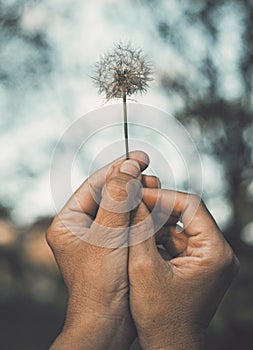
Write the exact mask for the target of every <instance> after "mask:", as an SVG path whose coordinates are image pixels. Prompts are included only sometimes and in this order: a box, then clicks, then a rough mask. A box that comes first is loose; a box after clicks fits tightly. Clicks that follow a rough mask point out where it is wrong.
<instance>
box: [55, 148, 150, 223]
mask: <svg viewBox="0 0 253 350" xmlns="http://www.w3.org/2000/svg"><path fill="white" fill-rule="evenodd" d="M129 157H130V159H133V160H135V161H137V162H138V163H139V165H140V168H141V171H143V170H145V169H146V167H147V166H148V164H149V158H148V155H147V154H146V153H144V152H141V151H134V152H130V154H129ZM124 158H125V156H122V157H120V158H119V159H117V160H115V161H113V162H111V163H110V164H107V165H106V166H104V167H103V168H101V169H99V170H98V171H96V172H95V173H94V174H92V175H91V176H90V177H89V178H88V179H86V180H85V181H84V182H83V184H82V185H81V186H80V187H79V188H78V189H77V190H76V191H75V193H74V194H73V196H72V197H71V198H70V199H69V201H68V202H67V204H66V205H65V207H64V208H63V210H62V211H61V213H60V214H64V215H62V216H65V214H66V212H67V213H68V212H69V211H71V212H72V213H73V212H75V213H83V214H84V215H83V216H82V217H83V224H84V225H85V226H86V227H89V226H90V224H91V222H92V219H93V218H94V217H95V216H96V212H97V209H98V205H99V202H100V199H101V191H102V188H103V186H104V184H105V180H106V175H107V173H108V171H109V169H110V168H111V167H112V165H114V166H117V165H119V164H120V163H121V162H122V161H123V160H124Z"/></svg>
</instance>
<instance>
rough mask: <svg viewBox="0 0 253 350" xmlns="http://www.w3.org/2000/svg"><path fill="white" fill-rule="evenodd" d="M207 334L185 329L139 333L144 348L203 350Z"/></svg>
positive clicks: (147, 349)
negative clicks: (149, 333) (190, 331)
mask: <svg viewBox="0 0 253 350" xmlns="http://www.w3.org/2000/svg"><path fill="white" fill-rule="evenodd" d="M204 340H205V336H204V334H203V333H202V332H198V333H196V332H193V333H188V332H184V329H181V330H177V331H174V332H169V331H167V332H166V331H158V332H157V333H156V334H155V335H148V336H147V335H146V336H143V335H141V334H139V342H140V345H141V348H142V349H143V350H203V349H204Z"/></svg>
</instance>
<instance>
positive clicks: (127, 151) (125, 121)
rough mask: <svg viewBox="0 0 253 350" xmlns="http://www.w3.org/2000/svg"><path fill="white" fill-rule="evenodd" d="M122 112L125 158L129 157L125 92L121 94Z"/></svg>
mask: <svg viewBox="0 0 253 350" xmlns="http://www.w3.org/2000/svg"><path fill="white" fill-rule="evenodd" d="M123 114H124V136H125V147H126V159H129V146H128V125H127V105H126V94H123Z"/></svg>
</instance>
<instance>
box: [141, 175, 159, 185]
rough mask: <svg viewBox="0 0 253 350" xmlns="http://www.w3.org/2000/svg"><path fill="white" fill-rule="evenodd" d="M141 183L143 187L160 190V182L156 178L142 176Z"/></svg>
mask: <svg viewBox="0 0 253 350" xmlns="http://www.w3.org/2000/svg"><path fill="white" fill-rule="evenodd" d="M142 183H143V186H144V187H149V188H161V181H160V180H159V178H158V177H156V176H151V175H142Z"/></svg>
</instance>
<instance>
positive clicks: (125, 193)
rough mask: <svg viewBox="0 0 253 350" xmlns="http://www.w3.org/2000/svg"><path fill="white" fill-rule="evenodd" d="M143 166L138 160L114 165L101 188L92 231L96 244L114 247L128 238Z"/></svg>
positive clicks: (139, 190) (138, 199) (138, 200)
mask: <svg viewBox="0 0 253 350" xmlns="http://www.w3.org/2000/svg"><path fill="white" fill-rule="evenodd" d="M140 174H141V166H140V164H139V163H138V162H136V161H135V160H131V159H130V160H125V161H123V162H122V164H120V163H119V164H117V165H114V166H113V167H112V168H111V171H110V172H109V174H108V176H107V178H106V183H105V186H104V188H103V191H102V198H101V202H100V206H99V209H98V211H97V215H96V218H95V220H94V222H93V223H92V225H91V228H90V229H91V230H90V231H91V234H92V235H93V236H94V237H95V239H96V240H98V241H96V244H99V245H104V244H106V246H108V245H110V247H112V245H113V246H114V247H115V246H117V247H119V246H122V245H124V244H127V242H128V228H129V223H130V214H131V211H132V210H133V209H135V208H136V206H137V205H138V203H139V202H140V201H141V197H140V195H141V187H142V185H141V181H140V180H141V176H140Z"/></svg>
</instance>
